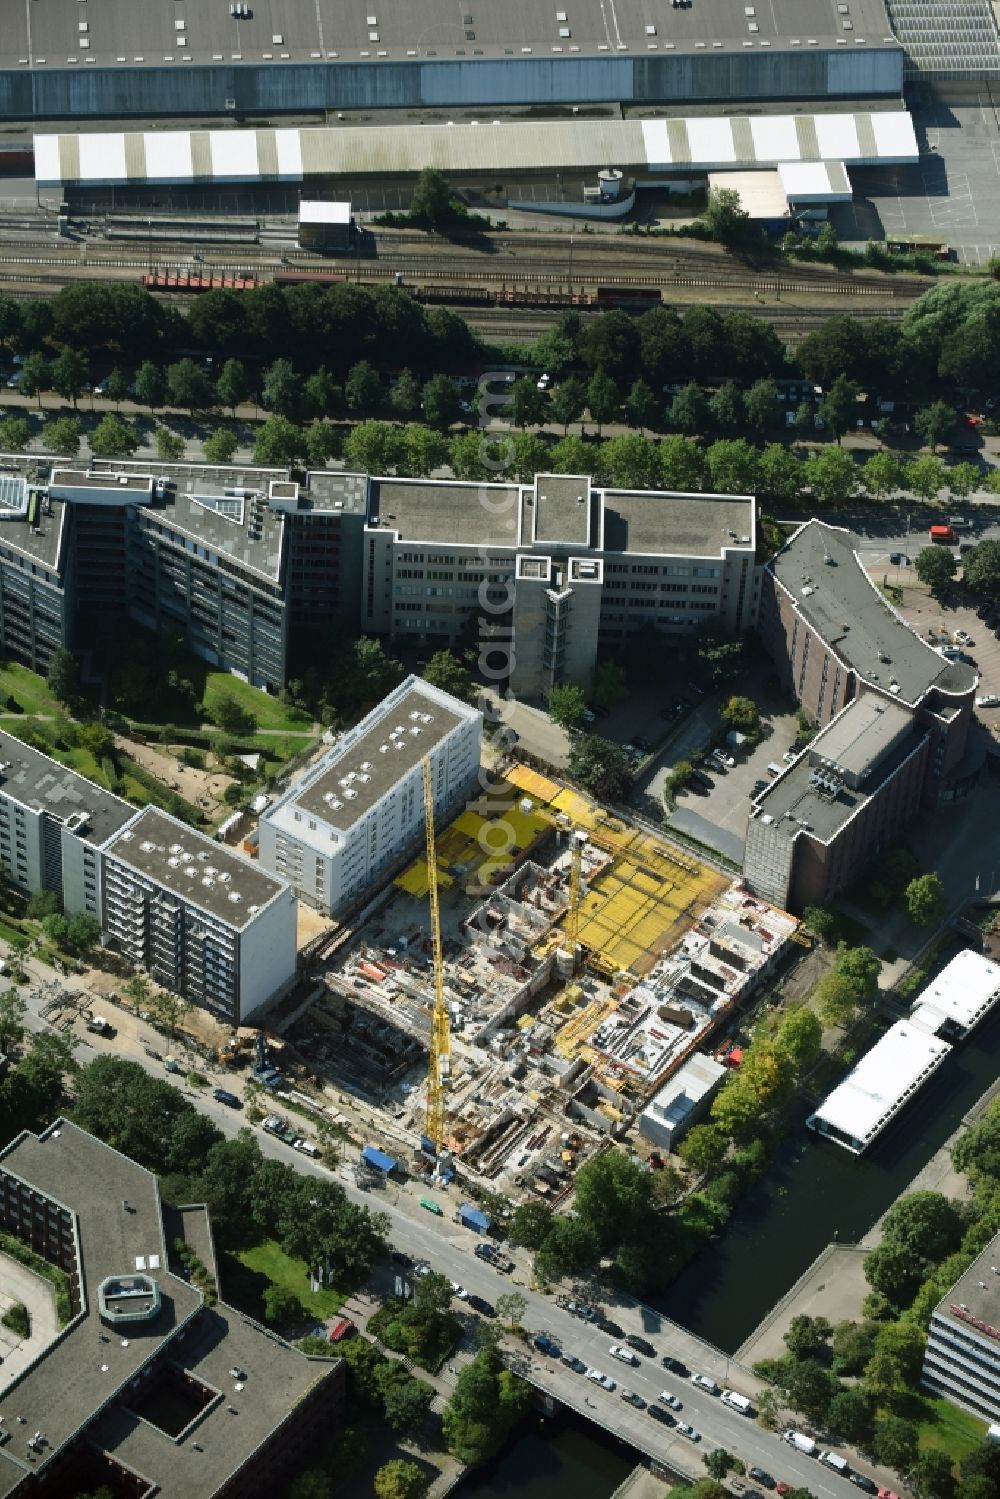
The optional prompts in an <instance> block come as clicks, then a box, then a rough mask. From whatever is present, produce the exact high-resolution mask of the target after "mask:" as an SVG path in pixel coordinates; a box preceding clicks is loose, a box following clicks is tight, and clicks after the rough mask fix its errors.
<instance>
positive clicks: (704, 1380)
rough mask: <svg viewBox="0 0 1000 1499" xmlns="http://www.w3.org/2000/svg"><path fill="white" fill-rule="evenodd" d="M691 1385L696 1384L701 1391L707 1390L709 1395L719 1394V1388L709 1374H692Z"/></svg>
mask: <svg viewBox="0 0 1000 1499" xmlns="http://www.w3.org/2000/svg"><path fill="white" fill-rule="evenodd" d="M691 1383H692V1384H696V1385H697V1386H698V1388H699V1389H701V1390H707V1391H708V1393H709V1394H710V1395H717V1394H718V1393H719V1386H718V1385H717V1384H716V1382H715V1380H714V1379H713V1378H712V1377H711V1375H710V1374H692V1375H691Z"/></svg>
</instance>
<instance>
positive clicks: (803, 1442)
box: [784, 1431, 819, 1457]
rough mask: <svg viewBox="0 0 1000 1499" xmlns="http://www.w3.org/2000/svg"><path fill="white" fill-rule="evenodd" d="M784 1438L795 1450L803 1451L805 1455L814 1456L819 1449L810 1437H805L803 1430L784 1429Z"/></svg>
mask: <svg viewBox="0 0 1000 1499" xmlns="http://www.w3.org/2000/svg"><path fill="white" fill-rule="evenodd" d="M784 1439H785V1441H786V1442H788V1443H789V1445H790V1446H792V1447H794V1448H795V1449H796V1451H797V1452H804V1453H805V1455H806V1457H815V1456H816V1453H817V1452H818V1451H819V1448H818V1447H817V1446H816V1443H815V1442H814V1441H813V1439H812V1437H807V1436H806V1434H805V1432H804V1431H786V1432H785V1438H784Z"/></svg>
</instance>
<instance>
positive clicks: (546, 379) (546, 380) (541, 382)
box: [535, 375, 552, 390]
mask: <svg viewBox="0 0 1000 1499" xmlns="http://www.w3.org/2000/svg"><path fill="white" fill-rule="evenodd" d="M551 384H552V376H551V375H540V376H539V378H538V379H537V380H536V382H535V388H536V389H537V390H548V388H549V386H550V385H551Z"/></svg>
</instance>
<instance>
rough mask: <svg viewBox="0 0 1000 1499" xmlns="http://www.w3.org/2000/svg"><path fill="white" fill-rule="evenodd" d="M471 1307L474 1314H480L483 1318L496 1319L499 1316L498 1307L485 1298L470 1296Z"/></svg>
mask: <svg viewBox="0 0 1000 1499" xmlns="http://www.w3.org/2000/svg"><path fill="white" fill-rule="evenodd" d="M469 1305H470V1306H471V1307H472V1310H473V1311H474V1312H478V1313H479V1315H480V1316H481V1317H495V1316H496V1314H497V1309H496V1307H495V1306H494V1305H493V1303H492V1301H487V1300H486V1297H485V1296H470V1297H469Z"/></svg>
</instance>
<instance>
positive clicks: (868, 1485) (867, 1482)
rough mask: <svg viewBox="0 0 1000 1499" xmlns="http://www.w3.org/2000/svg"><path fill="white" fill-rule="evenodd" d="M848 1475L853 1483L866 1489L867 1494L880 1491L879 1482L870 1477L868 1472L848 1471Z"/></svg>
mask: <svg viewBox="0 0 1000 1499" xmlns="http://www.w3.org/2000/svg"><path fill="white" fill-rule="evenodd" d="M847 1476H848V1478H849V1479H850V1480H851V1482H852V1483H853V1484H856V1485H857V1487H858V1488H859V1489H864V1491H865V1493H866V1494H877V1493H878V1484H877V1483H875V1482H874V1480H873V1479H871V1478H869V1477H868V1474H867V1473H854V1472H851V1473H848V1475H847Z"/></svg>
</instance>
